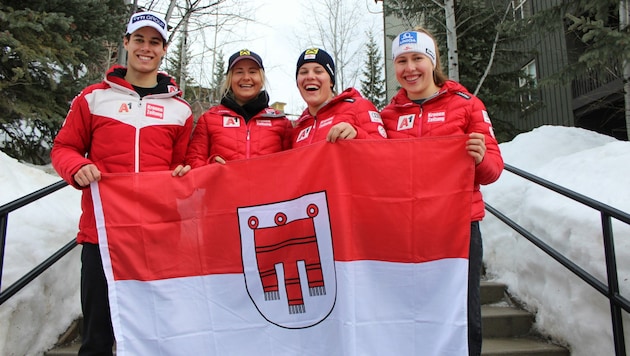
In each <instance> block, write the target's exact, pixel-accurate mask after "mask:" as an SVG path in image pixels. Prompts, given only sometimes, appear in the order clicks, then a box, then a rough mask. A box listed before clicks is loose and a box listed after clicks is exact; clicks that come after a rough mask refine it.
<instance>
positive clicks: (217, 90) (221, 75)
mask: <svg viewBox="0 0 630 356" xmlns="http://www.w3.org/2000/svg"><path fill="white" fill-rule="evenodd" d="M225 72H226V70H225V60H224V59H223V50H219V53H217V55H216V62H215V64H214V72H213V73H212V83H211V84H210V98H209V99H210V103H211V104H213V105H216V104H218V103H219V102H220V101H221V96H222V94H223V93H221V84H223V80H224V79H225Z"/></svg>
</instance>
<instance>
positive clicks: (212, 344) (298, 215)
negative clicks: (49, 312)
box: [91, 136, 474, 356]
mask: <svg viewBox="0 0 630 356" xmlns="http://www.w3.org/2000/svg"><path fill="white" fill-rule="evenodd" d="M466 139H467V138H466V136H458V137H450V138H421V139H409V140H406V139H405V140H382V141H381V140H350V141H342V142H337V143H335V144H330V143H326V142H321V143H316V144H313V145H311V146H306V147H302V148H298V149H293V150H289V151H284V152H280V153H276V154H272V155H268V156H264V157H258V158H254V159H249V160H240V161H233V162H228V163H227V164H225V165H220V164H211V165H208V166H205V167H201V168H198V169H194V170H192V171H190V172H189V173H188V174H187V175H186V176H184V177H181V178H175V177H172V176H171V174H170V172H147V173H139V174H105V175H104V176H103V178H102V180H101V181H100V182H98V183H94V184H92V186H91V189H92V197H93V198H94V210H95V214H96V217H97V228H98V232H99V245H100V250H101V255H102V257H103V267H104V270H105V274H106V277H107V281H108V287H109V299H110V308H111V314H112V322H113V326H114V333H115V335H116V352H117V354H118V355H221V356H223V355H344V356H345V355H436V356H437V355H440V356H443V355H467V354H468V351H467V350H468V346H467V326H466V325H467V322H466V296H467V290H466V286H467V274H468V259H467V257H468V244H469V234H470V212H471V198H472V188H473V177H474V164H473V161H472V159H471V157H470V156H468V154H467V153H466V150H465V142H466Z"/></svg>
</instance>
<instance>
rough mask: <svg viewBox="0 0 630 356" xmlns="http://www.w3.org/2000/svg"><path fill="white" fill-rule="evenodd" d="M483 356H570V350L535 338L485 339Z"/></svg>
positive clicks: (482, 350)
mask: <svg viewBox="0 0 630 356" xmlns="http://www.w3.org/2000/svg"><path fill="white" fill-rule="evenodd" d="M481 355H482V356H526V355H527V356H570V355H571V354H570V352H569V350H567V349H566V348H564V347H562V346H558V345H554V344H552V343H550V342H547V341H546V340H539V339H535V338H489V339H486V338H484V339H483V345H482V348H481Z"/></svg>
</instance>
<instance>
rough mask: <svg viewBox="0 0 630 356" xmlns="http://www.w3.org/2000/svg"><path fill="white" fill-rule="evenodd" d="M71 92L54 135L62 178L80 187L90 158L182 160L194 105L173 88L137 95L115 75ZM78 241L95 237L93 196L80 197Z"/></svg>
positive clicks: (122, 163)
mask: <svg viewBox="0 0 630 356" xmlns="http://www.w3.org/2000/svg"><path fill="white" fill-rule="evenodd" d="M119 68H122V67H120V66H114V67H112V68H111V69H110V70H109V71H108V73H107V77H106V79H105V80H104V81H103V82H101V83H98V84H94V85H91V86H88V87H87V88H85V89H84V90H83V91H82V92H81V93H80V94H79V95H78V96H77V97H76V98H74V100H73V102H72V105H71V107H70V111H69V112H68V115H67V116H66V120H65V122H64V125H63V127H62V128H61V130H60V131H59V133H58V135H57V137H56V138H55V140H54V144H53V148H52V151H51V159H52V164H53V166H54V167H55V170H56V171H57V172H58V173H59V175H60V176H61V178H63V179H64V180H65V181H66V182H68V183H69V184H71V185H73V186H74V187H76V188H80V187H79V186H78V185H77V183H76V182H75V181H74V178H73V176H74V175H75V174H76V173H77V171H78V170H79V169H80V168H81V167H83V166H84V165H87V164H90V163H93V164H95V165H96V166H97V167H98V169H99V170H100V171H101V172H107V173H121V172H148V171H168V170H172V169H174V168H175V167H176V166H177V165H179V164H183V162H184V157H185V153H186V147H187V145H188V141H189V137H190V134H191V131H192V124H193V116H192V110H191V109H190V106H189V105H188V103H186V102H185V101H184V100H183V99H181V98H180V97H179V96H180V95H181V92H180V91H179V90H178V89H177V88H176V87H175V86H174V83H173V85H172V87H171V89H172V90H173V91H171V92H168V93H162V94H157V95H151V96H145V97H144V98H142V99H140V97H139V96H138V94H136V92H135V90H134V89H133V88H132V87H131V85H130V84H129V83H127V82H126V81H125V80H123V79H122V78H120V77H117V76H115V75H113V72H114V70H116V69H119ZM81 208H82V210H83V214H82V215H81V220H80V222H79V230H80V231H79V234H78V235H77V241H78V242H79V243H82V242H89V243H97V242H98V239H97V236H96V230H95V222H94V215H93V207H92V197H91V195H90V193H89V191H87V193H85V192H84V193H83V195H82V198H81Z"/></svg>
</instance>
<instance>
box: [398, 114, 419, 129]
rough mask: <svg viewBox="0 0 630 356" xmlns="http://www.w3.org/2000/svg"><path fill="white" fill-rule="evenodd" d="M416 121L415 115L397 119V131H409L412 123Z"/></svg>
mask: <svg viewBox="0 0 630 356" xmlns="http://www.w3.org/2000/svg"><path fill="white" fill-rule="evenodd" d="M415 120H416V114H409V115H403V116H399V117H398V126H396V130H397V131H402V130H409V129H411V128H412V127H413V123H414V121H415Z"/></svg>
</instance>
